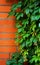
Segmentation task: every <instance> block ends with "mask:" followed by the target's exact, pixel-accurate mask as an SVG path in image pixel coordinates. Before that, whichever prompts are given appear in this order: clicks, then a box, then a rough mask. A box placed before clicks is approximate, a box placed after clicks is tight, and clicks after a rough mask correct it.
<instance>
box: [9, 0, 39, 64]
mask: <svg viewBox="0 0 40 65" xmlns="http://www.w3.org/2000/svg"><path fill="white" fill-rule="evenodd" d="M9 16H15V17H16V27H17V28H18V31H17V33H16V42H17V43H18V45H19V46H20V51H21V53H22V55H23V57H24V61H28V62H29V63H30V65H40V0H18V3H16V4H13V5H12V7H11V11H10V12H9Z"/></svg>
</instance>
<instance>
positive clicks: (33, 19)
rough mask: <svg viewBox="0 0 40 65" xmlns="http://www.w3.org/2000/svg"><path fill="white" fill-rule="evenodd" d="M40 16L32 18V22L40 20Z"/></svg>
mask: <svg viewBox="0 0 40 65" xmlns="http://www.w3.org/2000/svg"><path fill="white" fill-rule="evenodd" d="M39 19H40V15H35V16H31V21H35V20H39Z"/></svg>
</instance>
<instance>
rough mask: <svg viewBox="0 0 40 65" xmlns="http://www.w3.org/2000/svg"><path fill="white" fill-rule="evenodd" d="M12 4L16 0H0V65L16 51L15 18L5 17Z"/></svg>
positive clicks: (4, 63) (4, 64)
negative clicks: (7, 0) (8, 0)
mask: <svg viewBox="0 0 40 65" xmlns="http://www.w3.org/2000/svg"><path fill="white" fill-rule="evenodd" d="M13 3H17V0H11V1H10V2H6V0H0V65H6V60H7V59H9V58H10V55H11V54H12V53H14V52H16V51H18V47H17V45H16V44H15V42H16V41H15V38H16V34H15V33H16V32H17V28H15V24H16V21H15V17H14V16H10V17H7V16H8V12H9V11H10V8H11V5H12V4H13Z"/></svg>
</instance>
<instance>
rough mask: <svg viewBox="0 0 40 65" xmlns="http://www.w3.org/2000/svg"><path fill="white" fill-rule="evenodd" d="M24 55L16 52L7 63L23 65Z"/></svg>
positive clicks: (8, 64) (7, 64)
mask: <svg viewBox="0 0 40 65" xmlns="http://www.w3.org/2000/svg"><path fill="white" fill-rule="evenodd" d="M23 62H24V60H23V57H22V54H21V53H18V52H15V53H13V55H12V58H11V59H10V60H7V63H6V65H23Z"/></svg>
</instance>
